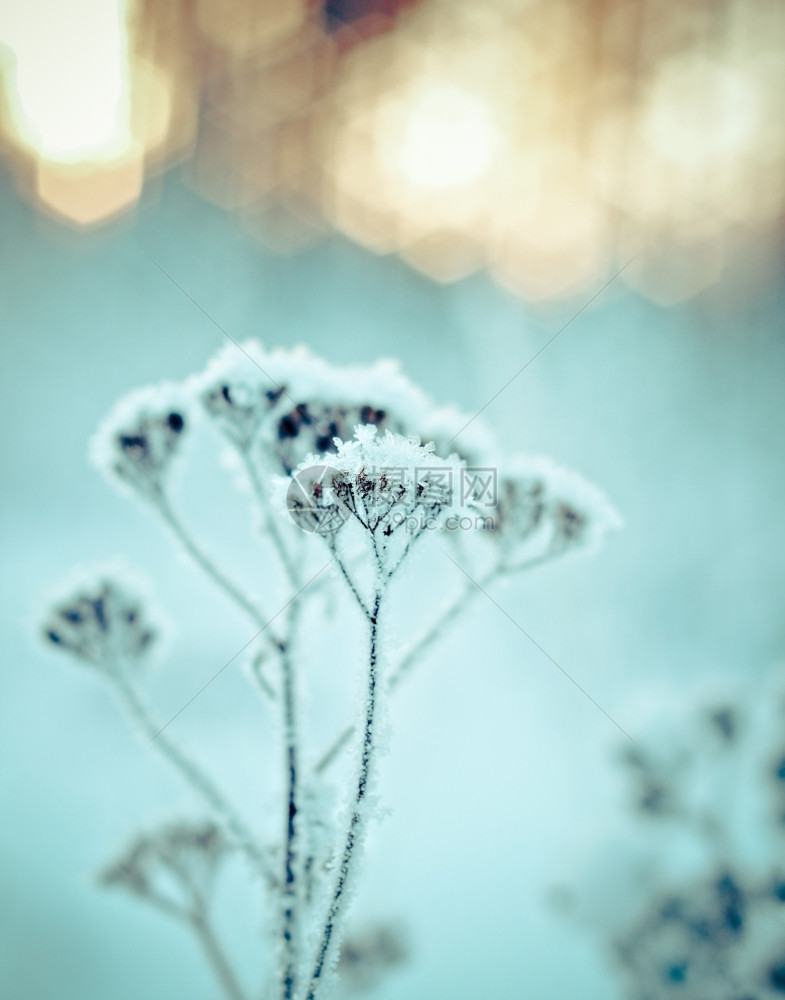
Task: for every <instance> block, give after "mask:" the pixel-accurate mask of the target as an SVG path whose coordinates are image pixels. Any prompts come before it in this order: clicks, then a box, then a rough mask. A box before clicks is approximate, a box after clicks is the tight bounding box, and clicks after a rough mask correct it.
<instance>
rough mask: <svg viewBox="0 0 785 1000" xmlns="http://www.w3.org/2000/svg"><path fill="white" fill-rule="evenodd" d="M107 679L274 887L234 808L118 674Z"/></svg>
mask: <svg viewBox="0 0 785 1000" xmlns="http://www.w3.org/2000/svg"><path fill="white" fill-rule="evenodd" d="M109 678H110V680H111V681H113V682H114V686H115V689H116V691H117V693H118V695H119V697H120V700H121V701H122V704H123V706H124V707H125V709H126V711H127V712H128V714H129V716H130V717H131V719H132V720H133V721H134V722H135V723H136V725H137V726H138V727H139V729H140V730H141V731H142V733H143V734H144V735H145V736H146V737H147V738H148V741H149V744H150V745H151V746H153V747H155V748H156V749H157V750H158V752H159V753H160V754H162V755H163V756H164V757H166V759H167V760H168V761H169V762H170V763H171V764H172V765H173V766H174V767H175V768H176V769H177V770H178V771H179V772H180V774H181V775H182V776H183V777H184V778H185V780H186V781H187V782H188V784H189V785H190V786H191V787H192V788H193V789H194V791H196V792H197V793H198V794H199V795H200V796H201V797H202V798H203V799H204V801H205V802H206V803H207V804H208V806H210V808H211V809H212V810H213V812H214V813H215V815H216V816H217V817H218V819H220V820H221V821H222V823H223V825H224V826H225V827H226V829H227V830H228V831H229V833H230V834H231V836H232V838H233V840H234V842H235V844H236V846H237V847H238V848H239V849H240V850H241V851H242V852H243V853H244V854H245V855H246V857H247V858H248V859H249V860H250V861H251V862H252V863H253V865H254V867H255V868H256V869H257V870H258V871H259V872H260V873H261V875H262V876H263V877H264V878H265V879H266V881H267V883H268V885H270V886H274V885H275V884H276V880H275V877H274V876H273V874H272V872H271V871H270V869H269V866H268V863H267V859H266V858H265V856H264V853H263V851H262V849H261V848H260V847H259V845H258V844H257V843H256V839H255V837H254V835H253V834H252V833H251V831H250V830H249V828H248V827H247V826H246V825H245V821H244V820H242V819H241V818H240V816H239V815H238V814H237V812H236V811H235V809H234V807H233V806H231V805H230V804H229V802H227V800H226V799H225V798H224V796H223V795H222V794H221V792H220V791H219V790H218V788H217V787H216V786H215V784H214V783H213V782H212V780H211V779H210V778H209V777H208V776H207V775H206V774H205V773H204V772H203V771H202V769H201V768H200V767H199V765H198V764H196V763H195V762H194V761H193V760H191V758H190V757H189V756H188V755H187V754H186V753H185V752H184V751H183V750H181V749H180V747H179V746H178V745H177V744H176V743H175V742H174V740H173V739H172V738H171V736H170V735H169V734H168V733H167V732H165V731H164V729H163V728H162V727H161V724H160V722H159V721H158V719H156V718H155V717H154V716H153V715H152V713H151V712H150V710H149V708H148V707H147V706H146V705H145V704H144V702H143V701H142V699H141V697H140V696H139V694H138V692H137V691H136V689H135V688H134V686H133V685H132V684H131V682H130V681H129V680H128V679H127V678H126V677H125V676H124V675H123V673H122V671H121V670H120V669H116V670H115V671H113V672H112V673H111V674H109Z"/></svg>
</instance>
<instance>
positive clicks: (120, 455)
mask: <svg viewBox="0 0 785 1000" xmlns="http://www.w3.org/2000/svg"><path fill="white" fill-rule="evenodd" d="M189 424H190V416H189V414H188V410H187V397H186V394H185V393H184V391H183V389H182V388H181V387H180V386H177V385H175V384H173V383H169V382H165V383H161V384H160V385H157V386H150V387H148V388H146V389H139V390H137V391H135V392H132V393H130V394H129V395H128V396H126V397H124V398H123V399H121V400H120V402H119V403H118V404H117V405H116V406H115V408H114V409H113V410H112V412H111V413H110V414H109V415H108V417H107V418H106V419H105V421H104V422H103V423H102V424H101V426H100V427H99V429H98V431H97V432H96V434H95V436H94V437H93V439H92V441H91V446H90V457H91V460H92V462H93V464H94V465H95V466H96V467H97V468H99V469H101V470H102V471H103V472H105V473H106V474H107V475H108V476H109V478H110V479H113V480H114V481H115V482H116V483H117V485H119V486H120V487H122V488H126V489H129V490H131V491H133V492H135V493H137V494H138V495H140V496H141V497H143V498H146V499H155V498H157V497H158V496H160V495H161V494H162V493H163V492H164V491H165V489H166V486H167V484H168V481H169V476H170V473H171V467H172V463H173V461H174V460H175V458H176V457H177V455H178V453H179V452H180V449H181V447H182V442H183V439H184V437H185V436H186V434H187V431H188V428H189Z"/></svg>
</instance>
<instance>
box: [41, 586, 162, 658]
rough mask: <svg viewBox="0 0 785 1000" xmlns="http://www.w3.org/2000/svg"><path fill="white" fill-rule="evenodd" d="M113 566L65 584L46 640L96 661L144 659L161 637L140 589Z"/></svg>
mask: <svg viewBox="0 0 785 1000" xmlns="http://www.w3.org/2000/svg"><path fill="white" fill-rule="evenodd" d="M113 573H114V571H113V570H110V571H107V572H103V571H100V570H99V571H95V572H93V573H92V574H89V575H85V576H83V577H82V578H81V580H79V582H76V583H74V584H72V585H71V586H69V587H68V589H67V590H65V589H64V591H63V596H62V597H60V598H58V599H56V600H55V601H54V602H53V604H52V607H51V609H50V610H49V612H48V614H47V615H46V617H45V619H44V622H43V625H42V635H43V637H44V639H45V640H46V642H47V643H50V644H51V645H53V646H56V647H57V648H58V649H62V650H64V651H65V652H67V653H70V654H71V655H72V656H74V657H76V658H77V659H78V660H82V661H83V662H84V663H88V664H91V665H93V666H100V667H104V668H114V667H116V666H118V665H120V664H124V663H128V662H132V661H136V662H138V661H141V660H143V659H145V658H146V657H147V656H148V654H149V653H150V652H151V651H152V649H153V647H154V645H155V643H156V641H157V640H158V638H159V635H160V631H159V626H158V625H157V624H153V623H152V622H151V621H150V619H149V617H148V615H147V613H146V611H145V608H144V605H143V603H142V601H141V599H140V598H139V597H138V595H137V594H136V593H135V592H134V591H133V590H129V589H128V588H127V586H126V584H125V583H122V582H119V581H118V580H117V579H116V577H115V576H114V575H113Z"/></svg>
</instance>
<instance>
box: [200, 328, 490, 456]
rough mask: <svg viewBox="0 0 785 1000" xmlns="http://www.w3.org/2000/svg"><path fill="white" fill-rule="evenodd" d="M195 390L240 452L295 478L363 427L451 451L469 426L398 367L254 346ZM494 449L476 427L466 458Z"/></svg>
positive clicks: (464, 442) (210, 371)
mask: <svg viewBox="0 0 785 1000" xmlns="http://www.w3.org/2000/svg"><path fill="white" fill-rule="evenodd" d="M190 388H191V391H192V392H194V393H195V395H196V396H197V397H198V398H199V399H200V400H201V403H202V405H203V406H204V408H205V410H206V411H207V413H208V414H209V415H210V416H211V417H212V418H213V419H214V420H215V421H216V422H217V424H218V425H219V427H220V429H221V431H222V433H224V434H225V435H226V437H227V438H228V439H229V440H230V441H231V442H232V443H233V444H234V445H235V446H237V447H239V448H241V449H249V448H251V447H252V446H258V447H260V448H261V449H262V451H263V453H264V454H265V455H267V456H271V457H273V459H274V460H275V463H276V464H277V465H278V466H279V468H280V470H281V471H283V472H284V473H285V474H287V475H288V474H289V473H291V472H292V471H293V469H295V468H296V467H297V466H298V465H299V464H300V463H301V462H302V461H303V460H304V459H305V457H306V455H308V454H311V453H320V454H325V453H326V454H330V453H332V452H333V451H334V450H335V445H334V440H335V438H340V439H341V440H346V439H347V438H350V437H351V436H352V434H353V432H354V428H355V427H356V426H357V425H358V424H366V425H367V424H371V425H373V426H375V427H378V428H379V429H380V430H391V431H394V432H396V433H399V434H404V435H417V436H418V437H419V438H420V439H422V440H424V441H434V442H435V444H436V449H437V451H443V450H446V446H447V444H448V442H449V441H450V439H451V438H452V437H453V435H457V434H458V432H459V431H461V430H462V428H463V427H464V426H465V425H466V424H467V423H468V417H465V416H463V415H462V414H460V413H459V412H458V411H457V410H455V409H453V408H452V407H441V408H437V407H436V406H435V405H434V403H433V402H432V401H431V400H430V399H428V397H427V396H426V395H425V394H424V393H423V392H422V391H421V390H420V389H418V388H417V386H415V385H414V384H413V383H412V382H411V381H410V380H409V379H408V378H406V376H405V375H403V373H402V372H401V370H400V366H399V365H398V363H397V362H395V361H392V360H388V359H384V360H380V361H377V362H375V363H373V364H371V365H344V366H341V367H337V366H333V365H330V364H328V363H327V362H326V361H324V360H323V359H321V358H318V357H316V356H315V355H313V354H311V352H310V351H308V350H306V349H305V348H303V347H298V348H294V349H292V350H285V349H278V350H274V351H266V350H264V348H263V347H262V345H261V344H260V343H259V342H258V341H254V340H252V341H247V342H245V343H244V344H242V345H241V350H239V351H238V350H237V348H236V347H235V346H233V345H229V346H228V347H227V348H225V349H224V350H223V351H221V352H220V353H219V354H218V355H217V356H216V357H215V358H213V360H212V361H211V362H210V363H209V365H208V366H207V369H206V371H205V372H204V373H203V374H202V375H200V376H197V377H196V378H195V379H193V380H192V381H191V382H190ZM488 447H490V440H489V436H488V433H487V431H485V430H484V429H483V427H482V425H481V424H479V423H478V422H474V423H472V425H471V427H468V428H467V430H466V432H465V433H462V434H461V437H460V442H459V445H458V450H459V451H460V453H461V454H462V455H463V456H464V457H466V458H467V459H468V460H470V461H474V460H475V458H477V459H479V456H480V455H482V454H483V453H484V451H485V450H486V449H487V448H488ZM449 450H454V449H449Z"/></svg>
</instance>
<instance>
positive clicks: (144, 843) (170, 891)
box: [99, 820, 231, 910]
mask: <svg viewBox="0 0 785 1000" xmlns="http://www.w3.org/2000/svg"><path fill="white" fill-rule="evenodd" d="M230 850H231V848H230V845H229V844H228V842H227V840H226V837H225V836H224V834H223V832H222V831H221V829H220V827H218V826H216V824H215V823H213V822H211V821H209V820H207V821H203V822H198V823H194V822H185V821H180V822H175V823H170V824H168V825H166V826H164V827H162V828H161V829H159V830H156V831H153V832H151V833H145V834H142V835H140V836H138V837H137V838H136V839H135V840H134V841H133V842H132V843H131V844H130V846H129V847H128V848H127V849H126V850H125V851H123V853H122V854H121V855H120V856H119V857H118V858H117V859H116V860H115V861H113V862H112V863H111V864H109V865H108V866H107V867H106V868H104V870H103V871H102V872H100V873H99V882H100V884H101V885H103V886H105V887H106V888H117V889H123V890H125V891H126V892H130V893H132V894H133V895H135V896H139V897H141V898H147V899H149V900H150V901H151V902H155V901H164V902H166V903H168V904H169V905H170V906H172V907H174V908H177V909H182V910H186V909H187V908H188V906H189V904H190V903H191V901H192V899H191V897H192V896H193V894H194V891H195V892H196V893H198V894H199V895H200V896H201V897H202V898H206V897H207V896H208V895H209V893H210V891H211V889H212V887H213V883H214V880H215V876H216V874H217V871H218V868H219V865H220V864H221V862H222V861H223V859H224V858H225V856H226V855H227V854H228V853H229V852H230Z"/></svg>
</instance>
